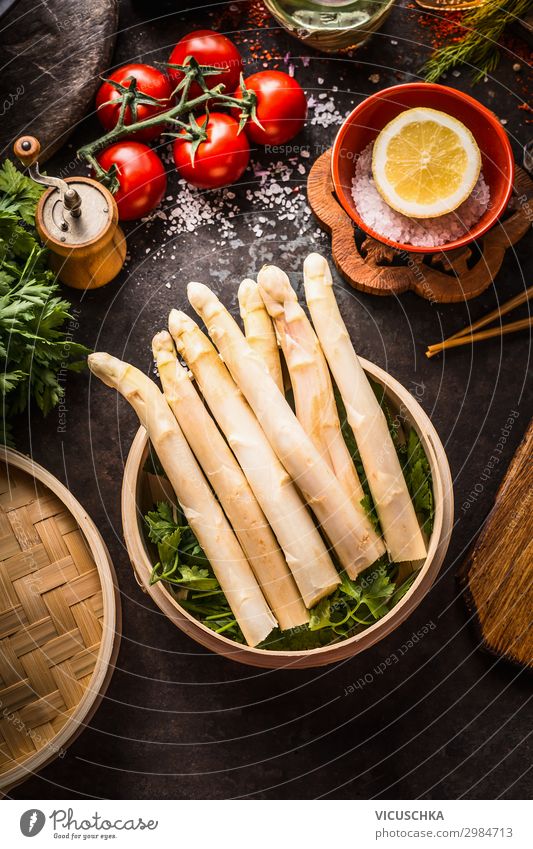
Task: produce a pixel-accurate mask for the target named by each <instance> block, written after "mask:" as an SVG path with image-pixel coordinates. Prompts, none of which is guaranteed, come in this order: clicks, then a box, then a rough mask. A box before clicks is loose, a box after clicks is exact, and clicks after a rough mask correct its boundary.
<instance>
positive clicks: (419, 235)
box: [352, 142, 490, 248]
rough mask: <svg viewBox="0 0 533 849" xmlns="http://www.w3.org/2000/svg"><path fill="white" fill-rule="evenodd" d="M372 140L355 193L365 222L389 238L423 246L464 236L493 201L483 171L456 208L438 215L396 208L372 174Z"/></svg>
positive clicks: (355, 180) (358, 170) (362, 157)
mask: <svg viewBox="0 0 533 849" xmlns="http://www.w3.org/2000/svg"><path fill="white" fill-rule="evenodd" d="M373 147H374V143H373V142H371V143H370V144H369V145H368V146H367V147H365V149H364V150H363V152H362V153H361V155H360V156H359V158H358V160H357V164H356V167H355V176H354V178H353V180H352V197H353V199H354V201H355V205H356V207H357V212H358V213H359V215H360V216H361V218H362V220H363V221H364V223H365V224H366V225H367V226H368V227H370V228H371V229H372V230H375V231H376V233H379V234H380V235H381V236H385V237H386V238H387V239H392V240H393V241H395V242H401V243H402V244H407V245H414V246H415V247H421V248H426V247H427V248H436V247H439V245H445V244H447V242H452V241H454V240H455V239H459V238H460V237H461V236H464V234H465V233H467V232H468V231H469V230H470V228H471V227H473V225H474V224H477V222H478V221H479V219H480V218H481V216H482V215H483V213H484V212H485V211H486V210H487V208H488V206H489V202H490V191H489V187H488V186H487V184H486V182H485V179H484V177H483V174H482V173H480V175H479V177H478V181H477V183H476V185H475V186H474V188H473V190H472V194H471V195H470V196H469V197H468V198H467V199H466V200H465V201H464V202H463V203H462V204H461V205H460V206H458V207H457V209H455V210H454V211H453V212H448V213H446V215H440V216H439V217H438V218H410V217H409V216H407V215H402V214H401V212H396V210H395V209H391V207H390V206H389V205H388V203H386V201H385V200H384V199H383V198H382V197H381V195H380V193H379V192H378V190H377V188H376V185H375V183H374V180H373V177H372V148H373Z"/></svg>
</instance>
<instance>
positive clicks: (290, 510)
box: [169, 310, 340, 607]
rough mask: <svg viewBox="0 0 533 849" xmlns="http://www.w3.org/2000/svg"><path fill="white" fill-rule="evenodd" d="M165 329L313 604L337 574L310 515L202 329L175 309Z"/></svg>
mask: <svg viewBox="0 0 533 849" xmlns="http://www.w3.org/2000/svg"><path fill="white" fill-rule="evenodd" d="M169 329H170V332H171V334H172V336H173V338H174V341H175V343H176V347H177V349H178V351H179V353H180V354H181V355H182V357H183V359H184V360H185V362H186V363H187V365H188V366H189V368H190V370H191V371H192V373H193V374H194V377H195V378H196V381H197V382H198V386H199V388H200V391H201V393H202V395H203V397H204V398H205V400H206V402H207V404H208V405H209V407H210V409H211V412H212V414H213V416H214V418H215V420H216V421H217V423H218V425H219V427H220V429H221V430H222V432H223V433H224V434H225V436H226V439H227V440H228V443H229V445H230V447H231V449H232V450H233V452H234V454H235V456H236V457H237V460H238V461H239V463H240V466H241V468H242V470H243V471H244V474H245V475H246V477H247V479H248V483H249V484H250V486H251V488H252V490H253V493H254V495H255V497H256V498H257V500H258V502H259V504H260V506H261V508H262V510H263V512H264V514H265V516H266V517H267V519H268V521H269V522H270V525H271V527H272V530H273V531H274V533H275V535H276V537H277V540H278V542H279V544H280V546H281V548H282V550H283V553H284V554H285V559H286V561H287V564H288V566H289V569H290V570H291V572H292V574H293V576H294V580H295V581H296V583H297V585H298V589H299V590H300V593H301V595H302V598H303V600H304V602H305V604H306V606H307V607H312V606H313V605H314V604H316V603H317V602H318V601H320V599H321V598H324V597H325V596H327V595H329V594H330V593H331V592H332V591H333V590H334V589H335V587H337V586H338V584H339V583H340V579H339V576H338V574H337V571H336V569H335V567H334V565H333V563H332V562H331V559H330V557H329V555H328V553H327V551H326V547H325V545H324V543H323V541H322V539H321V537H320V534H319V533H318V531H317V529H316V527H315V525H314V522H313V520H312V518H311V516H310V515H309V513H308V512H307V509H306V507H305V505H304V503H303V501H302V499H301V497H300V495H299V493H298V491H297V490H296V487H295V486H294V484H293V483H292V482H291V480H290V478H289V477H288V475H287V472H286V471H285V469H284V468H283V466H282V465H281V463H280V462H279V460H278V458H277V457H276V454H275V453H274V451H273V450H272V447H271V445H270V443H269V441H268V439H267V438H266V436H265V434H264V433H263V430H262V428H261V426H260V424H259V422H258V421H257V419H256V417H255V415H254V414H253V412H252V410H251V409H250V407H249V406H248V404H247V402H246V401H245V399H244V398H243V396H242V393H241V392H240V391H239V389H238V388H237V386H236V385H235V383H234V381H233V378H232V377H231V375H230V373H229V372H228V370H227V368H226V366H225V365H224V363H223V362H222V360H221V359H220V357H219V355H218V353H217V351H216V350H215V348H214V347H213V345H212V344H211V342H210V340H209V339H208V338H207V336H206V335H205V333H202V331H201V330H200V328H199V327H198V325H197V324H196V323H195V322H194V321H193V320H192V319H191V318H189V316H188V315H186V314H185V313H183V312H178V310H172V312H171V313H170V316H169ZM261 368H262V371H263V373H264V374H265V370H264V367H263V366H261Z"/></svg>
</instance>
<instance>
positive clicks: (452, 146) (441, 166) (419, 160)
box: [372, 107, 481, 218]
mask: <svg viewBox="0 0 533 849" xmlns="http://www.w3.org/2000/svg"><path fill="white" fill-rule="evenodd" d="M480 169H481V156H480V153H479V148H478V146H477V144H476V140H475V139H474V136H473V135H472V133H471V132H470V130H469V129H467V128H466V127H465V125H464V124H462V123H461V122H460V121H458V120H457V118H452V116H451V115H447V114H446V113H445V112H439V111H438V110H436V109H426V108H425V107H418V108H416V109H407V110H406V111H405V112H401V113H400V114H399V115H398V116H397V117H396V118H394V119H393V120H392V121H390V122H389V123H388V124H387V126H386V127H384V128H383V130H382V131H381V132H380V134H379V136H378V137H377V139H376V141H375V144H374V149H373V152H372V175H373V177H374V181H375V183H376V187H377V189H378V191H379V193H380V194H381V196H382V197H383V198H384V199H385V201H386V202H387V203H388V205H389V206H391V207H392V208H393V209H395V210H397V211H398V212H401V213H403V214H404V215H409V216H411V217H413V218H436V217H437V216H439V215H444V214H445V213H447V212H452V211H453V210H454V209H457V207H458V206H459V205H460V204H461V203H463V201H464V200H466V198H467V197H468V196H469V195H470V194H471V193H472V189H473V188H474V186H475V184H476V181H477V178H478V177H479V172H480Z"/></svg>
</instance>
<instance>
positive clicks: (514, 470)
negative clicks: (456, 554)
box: [460, 420, 533, 668]
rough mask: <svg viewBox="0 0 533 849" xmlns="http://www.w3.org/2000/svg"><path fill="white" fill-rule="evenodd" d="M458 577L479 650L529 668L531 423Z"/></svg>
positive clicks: (532, 642)
mask: <svg viewBox="0 0 533 849" xmlns="http://www.w3.org/2000/svg"><path fill="white" fill-rule="evenodd" d="M460 577H461V580H462V582H463V583H464V587H465V590H466V600H467V604H468V607H469V609H470V610H471V612H472V613H473V614H474V617H475V620H476V622H477V624H478V626H479V629H480V631H481V638H482V640H483V643H484V645H485V647H486V648H487V649H489V650H490V651H491V652H493V653H494V654H497V655H501V656H503V657H505V658H507V659H508V660H512V661H514V662H515V663H519V664H521V665H524V666H528V667H530V668H531V667H533V629H532V624H533V420H532V421H531V422H530V424H529V427H528V429H527V431H526V435H525V436H524V439H523V441H522V443H521V445H520V446H519V448H518V449H517V451H516V454H515V455H514V457H513V459H512V461H511V465H510V466H509V469H508V470H507V472H506V475H505V477H504V479H503V481H502V484H501V486H500V488H499V490H498V493H497V495H496V500H495V503H494V507H493V508H492V510H491V512H490V513H489V516H488V518H487V520H486V522H485V525H484V527H483V530H482V531H481V533H480V535H479V537H478V539H477V541H476V543H475V545H474V548H473V549H472V551H471V552H470V554H469V556H468V558H467V560H466V562H465V563H464V565H463V568H462V570H461V575H460Z"/></svg>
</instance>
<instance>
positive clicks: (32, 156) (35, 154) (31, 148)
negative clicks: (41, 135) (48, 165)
mask: <svg viewBox="0 0 533 849" xmlns="http://www.w3.org/2000/svg"><path fill="white" fill-rule="evenodd" d="M13 152H14V154H15V156H16V157H17V159H19V160H20V162H21V163H22V165H24V166H25V167H26V168H27V167H29V166H30V165H33V164H34V162H37V160H38V159H39V155H40V153H41V145H40V142H39V140H38V139H36V138H35V137H34V136H21V137H20V138H19V139H17V140H16V142H15V144H14V147H13Z"/></svg>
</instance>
